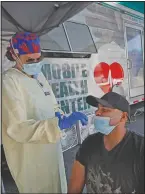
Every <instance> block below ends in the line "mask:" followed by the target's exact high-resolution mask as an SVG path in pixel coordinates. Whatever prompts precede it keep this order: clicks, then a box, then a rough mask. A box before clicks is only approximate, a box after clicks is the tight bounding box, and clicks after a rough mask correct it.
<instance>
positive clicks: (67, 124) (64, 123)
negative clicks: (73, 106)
mask: <svg viewBox="0 0 145 194" xmlns="http://www.w3.org/2000/svg"><path fill="white" fill-rule="evenodd" d="M55 116H56V117H57V118H58V119H59V123H58V125H59V128H60V129H69V128H71V127H72V126H73V125H75V124H76V123H77V121H81V124H82V125H83V126H84V125H87V124H88V118H87V116H86V115H85V114H83V113H81V112H73V113H72V114H71V115H70V116H68V117H66V116H65V115H62V114H60V112H56V113H55Z"/></svg>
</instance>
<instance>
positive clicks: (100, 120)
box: [94, 116, 117, 135]
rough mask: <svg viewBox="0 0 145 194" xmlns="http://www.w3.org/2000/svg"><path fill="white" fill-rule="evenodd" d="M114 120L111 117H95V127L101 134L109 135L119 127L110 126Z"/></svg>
mask: <svg viewBox="0 0 145 194" xmlns="http://www.w3.org/2000/svg"><path fill="white" fill-rule="evenodd" d="M111 119H112V118H110V117H100V116H95V117H94V126H95V129H96V131H97V132H100V133H102V134H104V135H108V134H109V133H111V132H112V131H113V129H114V128H115V127H116V126H117V125H115V126H111V125H110V120H111Z"/></svg>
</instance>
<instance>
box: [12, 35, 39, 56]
mask: <svg viewBox="0 0 145 194" xmlns="http://www.w3.org/2000/svg"><path fill="white" fill-rule="evenodd" d="M13 49H14V52H15V53H17V54H19V55H25V54H33V53H40V52H41V48H40V39H39V37H38V36H37V35H36V34H34V33H30V32H18V33H16V34H15V35H13V37H12V39H11V40H10V50H13Z"/></svg>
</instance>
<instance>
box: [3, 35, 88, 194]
mask: <svg viewBox="0 0 145 194" xmlns="http://www.w3.org/2000/svg"><path fill="white" fill-rule="evenodd" d="M6 56H7V58H8V59H9V60H11V61H16V64H15V66H14V67H13V68H10V69H8V70H7V71H6V72H4V73H3V77H2V142H3V146H4V151H5V155H6V160H7V163H8V166H9V169H10V172H11V174H12V177H13V178H14V180H15V182H16V185H17V187H18V190H19V192H20V193H66V192H67V185H66V177H65V168H64V162H63V155H62V149H61V145H60V141H59V140H60V133H61V130H63V129H67V128H70V127H72V125H74V124H76V123H77V121H78V120H80V121H81V123H82V125H86V124H87V117H86V116H85V115H84V114H83V113H80V112H74V113H72V114H71V115H70V116H68V117H66V116H64V115H63V113H62V111H61V110H60V109H59V107H58V105H57V102H56V99H55V96H54V94H53V92H52V89H51V87H50V86H49V84H48V82H47V80H46V79H45V77H44V75H43V74H42V73H41V67H42V65H43V61H42V56H41V50H40V41H39V38H38V37H37V36H36V35H35V34H33V33H29V32H20V33H16V34H15V35H14V36H13V37H12V38H11V40H10V45H9V47H8V48H7V53H6Z"/></svg>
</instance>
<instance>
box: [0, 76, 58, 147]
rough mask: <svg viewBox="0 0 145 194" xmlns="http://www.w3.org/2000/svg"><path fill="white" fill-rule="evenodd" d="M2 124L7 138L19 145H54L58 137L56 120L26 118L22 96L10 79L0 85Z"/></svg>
mask: <svg viewBox="0 0 145 194" xmlns="http://www.w3.org/2000/svg"><path fill="white" fill-rule="evenodd" d="M2 122H3V125H4V126H5V128H6V132H7V134H8V135H9V137H11V138H12V139H14V140H15V141H17V142H20V143H44V144H45V143H55V142H57V141H58V139H59V137H60V130H59V128H58V120H57V118H55V117H54V118H50V119H47V120H41V121H36V120H34V119H30V120H29V119H28V118H27V110H26V107H25V103H24V100H23V95H22V93H21V90H20V89H19V88H18V86H17V84H16V83H15V82H14V80H13V79H11V78H8V79H6V80H4V81H3V84H2Z"/></svg>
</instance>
